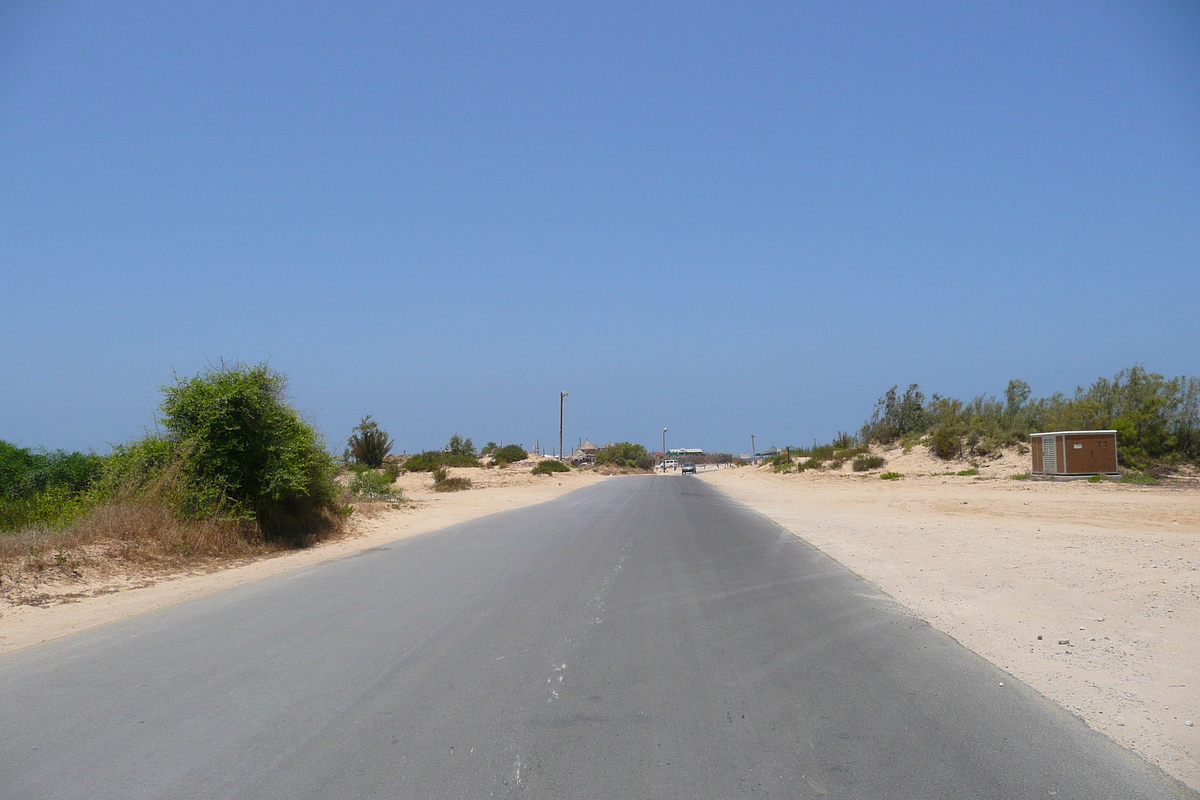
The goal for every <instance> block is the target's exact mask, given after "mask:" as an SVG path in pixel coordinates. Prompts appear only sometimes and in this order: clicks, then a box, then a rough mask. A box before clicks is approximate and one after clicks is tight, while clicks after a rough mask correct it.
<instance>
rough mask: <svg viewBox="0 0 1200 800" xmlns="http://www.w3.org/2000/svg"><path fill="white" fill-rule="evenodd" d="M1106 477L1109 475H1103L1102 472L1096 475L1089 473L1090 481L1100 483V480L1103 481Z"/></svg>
mask: <svg viewBox="0 0 1200 800" xmlns="http://www.w3.org/2000/svg"><path fill="white" fill-rule="evenodd" d="M1106 477H1107V476H1105V475H1102V474H1100V473H1097V474H1095V475H1089V476H1088V483H1100V482H1101V481H1103V480H1104V479H1105V478H1106Z"/></svg>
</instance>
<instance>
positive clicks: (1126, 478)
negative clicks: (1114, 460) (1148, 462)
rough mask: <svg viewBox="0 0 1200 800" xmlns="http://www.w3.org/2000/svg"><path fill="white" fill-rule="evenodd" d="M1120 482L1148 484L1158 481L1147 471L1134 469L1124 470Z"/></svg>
mask: <svg viewBox="0 0 1200 800" xmlns="http://www.w3.org/2000/svg"><path fill="white" fill-rule="evenodd" d="M1121 483H1138V484H1145V485H1150V484H1155V483H1158V479H1156V478H1155V477H1154V476H1153V475H1151V474H1150V473H1149V472H1138V471H1135V472H1126V473H1125V474H1124V475H1122V476H1121Z"/></svg>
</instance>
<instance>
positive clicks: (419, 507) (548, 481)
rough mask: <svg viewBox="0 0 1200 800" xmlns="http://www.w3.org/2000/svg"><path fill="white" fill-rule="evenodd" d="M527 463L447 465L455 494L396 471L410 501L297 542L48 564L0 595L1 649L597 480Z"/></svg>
mask: <svg viewBox="0 0 1200 800" xmlns="http://www.w3.org/2000/svg"><path fill="white" fill-rule="evenodd" d="M533 463H534V462H522V463H521V464H514V465H511V466H509V467H507V468H505V469H454V470H451V471H450V472H451V473H452V474H454V475H458V476H460V477H468V478H470V479H471V483H472V488H471V489H470V490H467V491H461V492H448V493H440V492H434V491H433V488H432V487H433V479H432V478H431V477H430V476H429V475H428V474H424V473H416V474H406V475H401V476H400V478H399V480H398V481H397V485H398V486H399V487H400V488H402V489H403V490H404V494H405V497H406V498H407V499H408V502H406V503H404V504H403V505H402V506H401V507H400V508H395V509H394V508H391V507H389V506H387V505H384V504H376V505H373V506H372V505H366V506H361V507H359V509H358V511H357V513H356V514H355V515H354V517H353V518H352V520H351V523H350V525H349V528H348V531H347V533H346V535H344V536H342V537H340V538H338V539H336V540H334V541H330V542H326V543H324V544H320V545H317V546H314V547H311V548H308V549H305V550H299V551H286V552H283V553H278V554H271V555H267V556H265V557H262V558H256V559H243V560H233V561H223V562H212V561H209V562H205V563H200V564H196V565H194V566H192V567H189V568H186V569H180V570H176V571H164V570H162V569H149V568H146V569H138V568H136V566H132V565H121V564H97V565H91V566H90V568H87V569H82V570H75V571H73V572H68V571H65V570H63V571H59V570H55V569H48V570H47V571H46V575H45V580H44V581H43V582H41V583H39V584H38V585H35V586H29V587H23V588H25V589H26V591H23V592H14V593H9V594H8V595H6V597H5V599H0V655H2V654H4V653H7V652H11V651H14V650H20V649H22V648H26V647H32V646H34V645H38V644H41V643H43V642H47V641H50V640H51V639H57V638H59V637H61V636H66V635H68V634H72V633H78V632H80V631H84V630H87V629H89V628H95V627H98V626H101V625H106V624H108V623H110V622H116V621H118V620H121V619H124V618H126V617H131V616H136V615H138V614H143V613H146V612H148V611H153V610H155V609H158V608H163V607H165V606H170V605H174V604H176V603H181V602H184V601H186V600H192V599H194V598H197V597H203V596H205V595H208V594H212V593H214V592H219V591H221V590H223V589H228V588H231V587H234V586H240V585H242V584H245V583H250V582H251V581H256V580H260V579H262V578H265V577H268V576H270V575H276V574H279V573H281V572H287V571H289V570H294V569H299V568H301V567H305V566H308V565H311V564H315V563H318V562H321V561H327V560H329V559H333V558H340V557H342V556H345V555H348V554H351V553H354V552H357V551H360V550H365V549H368V548H371V547H377V546H379V545H381V544H386V543H387V542H392V541H396V540H398V539H404V538H407V537H409V536H417V535H419V534H422V533H428V532H430V531H435V530H439V529H441V528H445V527H448V526H450V525H456V524H458V523H460V522H466V521H468V520H472V519H477V518H479V517H483V516H486V515H488V514H494V513H496V512H499V511H507V510H509V509H514V508H521V507H523V506H529V505H534V504H537V503H544V502H546V501H547V500H553V499H554V498H556V497H559V496H561V495H563V494H566V493H567V492H570V491H573V490H575V489H578V488H580V487H583V486H587V485H589V484H592V483H595V482H597V481H600V480H604V476H600V475H594V474H587V473H581V472H578V471H572V472H567V473H556V474H554V475H549V476H547V475H530V474H529V469H530V467H531V466H532V464H533Z"/></svg>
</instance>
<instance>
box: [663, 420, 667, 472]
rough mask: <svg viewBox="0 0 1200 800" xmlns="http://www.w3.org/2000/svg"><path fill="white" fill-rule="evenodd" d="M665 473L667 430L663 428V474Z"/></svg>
mask: <svg viewBox="0 0 1200 800" xmlns="http://www.w3.org/2000/svg"><path fill="white" fill-rule="evenodd" d="M666 471H667V429H666V428H663V472H666Z"/></svg>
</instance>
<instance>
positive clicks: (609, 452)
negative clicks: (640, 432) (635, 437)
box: [596, 442, 654, 469]
mask: <svg viewBox="0 0 1200 800" xmlns="http://www.w3.org/2000/svg"><path fill="white" fill-rule="evenodd" d="M596 464H597V465H601V464H611V465H612V466H615V467H630V468H633V469H651V468H653V467H654V459H653V458H651V456H650V454H649V453H648V452H646V448H645V447H642V446H641V445H640V444H633V443H631V442H617V443H616V444H610V445H606V446H604V447H601V448H600V449H599V450H598V451H597V452H596Z"/></svg>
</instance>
